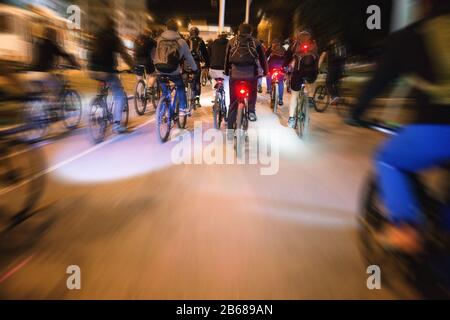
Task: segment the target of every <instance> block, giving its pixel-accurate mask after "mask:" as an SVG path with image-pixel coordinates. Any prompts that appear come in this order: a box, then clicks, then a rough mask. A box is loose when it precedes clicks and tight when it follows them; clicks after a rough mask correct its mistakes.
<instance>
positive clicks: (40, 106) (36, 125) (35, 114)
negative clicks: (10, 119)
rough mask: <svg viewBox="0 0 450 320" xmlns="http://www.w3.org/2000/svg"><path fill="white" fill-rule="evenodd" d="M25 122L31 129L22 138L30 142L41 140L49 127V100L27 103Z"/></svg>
mask: <svg viewBox="0 0 450 320" xmlns="http://www.w3.org/2000/svg"><path fill="white" fill-rule="evenodd" d="M23 121H24V123H25V124H27V125H28V127H29V129H28V130H26V131H25V132H24V133H22V134H21V135H20V136H21V138H20V139H21V140H22V141H24V142H28V143H34V142H39V141H41V140H42V139H43V138H44V137H45V135H46V134H47V132H48V129H49V122H50V119H49V116H48V113H47V102H46V101H45V100H44V99H39V100H34V101H31V102H29V103H27V104H26V105H25V109H24V120H23Z"/></svg>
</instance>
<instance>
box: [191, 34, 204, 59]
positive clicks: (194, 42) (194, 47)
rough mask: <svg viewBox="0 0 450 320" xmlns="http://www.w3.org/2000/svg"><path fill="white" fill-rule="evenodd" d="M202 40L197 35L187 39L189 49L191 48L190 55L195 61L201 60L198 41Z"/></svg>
mask: <svg viewBox="0 0 450 320" xmlns="http://www.w3.org/2000/svg"><path fill="white" fill-rule="evenodd" d="M201 42H202V39H201V38H199V37H193V38H191V39H189V49H191V53H192V57H193V58H194V60H196V61H201V60H202V58H203V57H202V53H201V51H200V43H201Z"/></svg>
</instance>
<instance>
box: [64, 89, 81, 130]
mask: <svg viewBox="0 0 450 320" xmlns="http://www.w3.org/2000/svg"><path fill="white" fill-rule="evenodd" d="M61 109H62V114H63V123H64V126H65V127H66V128H67V129H68V130H74V129H76V128H77V127H78V126H79V125H80V122H81V115H82V109H83V108H82V104H81V97H80V95H79V94H78V92H77V91H75V90H72V89H69V90H67V91H66V92H65V93H64V96H63V97H62V105H61Z"/></svg>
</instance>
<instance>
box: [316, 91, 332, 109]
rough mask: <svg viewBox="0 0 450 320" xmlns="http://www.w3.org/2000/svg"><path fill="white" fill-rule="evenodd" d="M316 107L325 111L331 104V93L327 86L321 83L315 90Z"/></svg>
mask: <svg viewBox="0 0 450 320" xmlns="http://www.w3.org/2000/svg"><path fill="white" fill-rule="evenodd" d="M314 101H315V103H314V109H315V110H316V111H317V112H321V113H322V112H325V111H326V110H327V109H328V106H329V105H330V95H329V94H328V90H327V88H326V87H325V86H323V85H319V86H317V88H316V90H315V91H314Z"/></svg>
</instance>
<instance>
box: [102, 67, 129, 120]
mask: <svg viewBox="0 0 450 320" xmlns="http://www.w3.org/2000/svg"><path fill="white" fill-rule="evenodd" d="M106 82H107V83H108V85H109V87H110V88H111V91H112V95H113V98H114V110H113V113H114V122H120V121H122V111H123V108H124V104H125V99H126V96H125V92H124V89H123V87H122V83H121V82H120V79H119V77H118V76H117V75H115V74H113V73H111V74H109V75H108V76H107V78H106Z"/></svg>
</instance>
